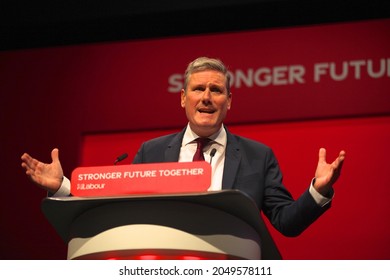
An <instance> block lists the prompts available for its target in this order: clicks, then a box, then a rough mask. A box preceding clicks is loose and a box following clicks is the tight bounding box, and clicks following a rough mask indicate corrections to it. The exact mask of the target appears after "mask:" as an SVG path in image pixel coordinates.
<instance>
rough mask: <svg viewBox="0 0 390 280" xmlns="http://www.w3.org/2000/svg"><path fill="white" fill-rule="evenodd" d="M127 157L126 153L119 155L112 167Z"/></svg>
mask: <svg viewBox="0 0 390 280" xmlns="http://www.w3.org/2000/svg"><path fill="white" fill-rule="evenodd" d="M127 157H128V154H127V153H124V154H122V155H120V156H119V157H117V158H116V160H115V162H114V165H115V164H117V163H118V162H120V161H122V160H124V159H125V158H127Z"/></svg>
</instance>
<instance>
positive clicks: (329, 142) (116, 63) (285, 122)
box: [0, 19, 390, 259]
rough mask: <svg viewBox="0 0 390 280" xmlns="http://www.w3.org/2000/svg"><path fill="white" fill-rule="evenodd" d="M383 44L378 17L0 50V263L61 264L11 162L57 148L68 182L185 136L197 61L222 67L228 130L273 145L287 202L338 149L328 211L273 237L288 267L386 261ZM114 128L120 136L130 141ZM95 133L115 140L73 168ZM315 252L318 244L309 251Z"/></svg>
mask: <svg viewBox="0 0 390 280" xmlns="http://www.w3.org/2000/svg"><path fill="white" fill-rule="evenodd" d="M388 34H390V20H388V19H385V20H374V21H363V22H352V23H342V24H332V25H319V26H307V27H296V28H284V29H272V30H260V31H251V32H240V33H231V34H216V35H202V36H191V37H181V38H171V39H161V40H146V41H132V42H120V43H105V44H93V45H82V46H69V47H59V48H47V49H33V50H19V51H6V52H1V53H0V79H1V81H0V94H1V102H0V117H1V118H0V121H1V123H0V125H1V128H2V131H1V135H0V141H1V148H2V153H3V154H2V155H3V157H2V160H1V168H0V172H1V178H2V179H3V181H2V185H3V186H2V187H1V188H0V197H1V203H0V221H1V223H2V231H1V232H0V238H1V240H2V242H1V243H0V258H2V259H61V258H65V256H66V246H65V245H64V244H63V242H62V240H60V239H59V237H58V236H57V234H56V233H55V232H54V230H53V228H52V227H51V226H50V225H49V224H48V222H47V221H46V219H45V218H44V217H43V215H42V213H41V211H40V203H41V200H42V198H44V197H45V194H46V193H45V192H44V191H43V190H39V189H37V188H36V187H35V186H33V185H32V184H31V183H30V182H29V181H28V180H27V179H26V177H25V176H24V174H23V170H22V169H21V168H20V156H21V154H22V153H23V152H29V153H31V154H32V155H33V156H35V157H37V158H39V159H41V160H44V161H50V150H51V149H52V148H54V147H58V148H60V158H61V162H62V165H63V168H64V171H65V174H68V175H70V173H71V171H72V170H73V169H74V168H75V167H77V166H79V165H81V164H104V165H107V164H111V163H112V162H113V159H114V158H115V157H116V156H118V155H119V154H121V153H123V152H128V153H129V154H134V153H135V150H136V148H138V145H139V143H140V142H141V141H142V140H144V139H149V138H151V137H154V136H155V135H159V134H162V133H165V132H166V129H168V130H170V129H173V130H178V129H181V128H182V127H183V126H184V125H185V124H186V119H185V116H184V113H183V111H182V109H181V107H180V103H179V102H180V99H179V95H178V93H177V92H176V91H175V88H177V87H179V86H180V83H181V75H182V73H183V71H184V69H185V67H186V65H187V63H188V62H189V61H191V60H192V59H194V58H195V57H197V56H200V55H207V56H215V57H219V58H221V59H222V60H223V61H224V62H225V63H226V64H227V65H228V66H229V67H230V70H231V72H232V73H233V75H234V80H233V106H232V110H231V111H230V112H229V116H228V119H227V124H228V125H229V127H231V130H232V131H233V132H237V133H240V134H243V135H245V136H248V137H251V138H254V139H257V140H259V141H262V142H264V143H266V144H268V145H269V146H271V147H272V148H274V150H275V153H276V155H277V156H278V158H279V160H280V164H281V166H282V170H283V172H284V174H285V183H286V185H287V186H288V187H289V188H290V189H291V191H292V192H293V194H294V196H297V195H298V194H299V193H301V192H302V190H303V189H304V188H306V187H307V184H308V181H309V180H310V178H311V177H312V176H313V172H314V168H315V165H316V160H317V152H318V148H319V147H320V146H325V147H326V148H328V150H329V156H330V158H334V157H335V156H336V154H337V152H338V151H339V150H340V149H346V150H347V153H348V157H347V162H346V165H345V170H344V174H343V176H342V178H341V180H340V182H339V186H338V188H337V193H336V198H335V201H334V205H333V209H331V210H330V211H329V212H328V213H326V215H325V216H324V217H322V218H321V220H320V221H318V223H316V224H315V225H314V226H313V227H312V228H310V229H309V230H308V231H307V232H305V233H304V235H303V236H302V237H298V238H296V239H284V238H281V237H279V236H278V234H277V233H274V235H275V238H276V239H277V241H278V245H279V247H280V249H281V251H282V253H283V254H284V255H285V257H286V258H298V259H300V258H318V259H337V258H352V259H354V258H358V259H361V258H363V259H366V258H367V259H384V258H389V253H388V251H389V250H388V249H389V242H388V241H387V242H386V240H385V237H386V236H388V235H389V228H388V223H387V220H388V219H387V216H388V215H389V207H388V206H387V203H386V201H385V197H386V194H387V195H388V183H386V181H385V179H384V176H385V175H386V171H387V170H389V162H388V160H387V156H388V154H389V153H388V148H387V146H386V143H387V142H389V141H388V140H389V127H388V125H389V119H388V116H389V114H390V102H389V88H390V59H389V58H390V48H389V46H390V44H389V40H390V37H389V36H388ZM117 132H130V133H131V134H130V136H131V137H130V139H131V141H128V140H127V138H122V135H119V134H116V133H117ZM91 135H97V136H98V137H97V138H96V139H99V138H100V137H103V138H104V137H114V136H117V139H114V140H112V139H111V140H110V141H109V142H105V143H104V144H103V146H104V148H100V149H99V150H95V151H94V157H89V158H88V159H87V158H86V157H85V158H83V159H82V158H81V157H80V155H81V154H83V152H84V151H87V150H88V145H83V139H84V140H85V143H89V142H88V141H89V140H90V138H89V137H86V136H91ZM123 141H126V142H125V143H124V144H123ZM113 142H115V143H117V144H116V145H115V146H114V147H111V146H110V145H111V144H110V143H113ZM83 147H84V148H85V149H84V148H83ZM108 151H109V152H110V153H112V154H106V152H108ZM299 167H301V168H299ZM316 242H317V243H319V244H324V245H323V248H321V249H317V248H318V247H317V246H316V247H315V248H312V246H313V244H314V243H316ZM340 248H343V249H342V250H341V249H340Z"/></svg>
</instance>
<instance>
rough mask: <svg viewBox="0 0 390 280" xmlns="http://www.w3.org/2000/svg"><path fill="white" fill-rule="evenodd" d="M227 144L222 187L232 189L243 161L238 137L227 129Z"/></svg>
mask: <svg viewBox="0 0 390 280" xmlns="http://www.w3.org/2000/svg"><path fill="white" fill-rule="evenodd" d="M226 133H227V144H226V151H225V166H224V169H223V178H222V189H232V188H233V187H234V180H235V178H236V174H237V171H238V167H239V165H240V161H241V154H240V148H239V145H238V142H237V140H236V138H235V137H234V136H233V135H232V134H231V133H230V132H229V131H228V130H227V129H226Z"/></svg>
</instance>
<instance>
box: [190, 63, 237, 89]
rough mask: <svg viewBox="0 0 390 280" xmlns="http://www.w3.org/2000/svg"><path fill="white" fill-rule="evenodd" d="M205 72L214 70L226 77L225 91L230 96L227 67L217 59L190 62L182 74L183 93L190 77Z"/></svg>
mask: <svg viewBox="0 0 390 280" xmlns="http://www.w3.org/2000/svg"><path fill="white" fill-rule="evenodd" d="M205 70H215V71H218V72H220V73H222V74H224V75H225V77H226V89H227V93H228V95H230V74H229V72H228V69H227V67H226V66H225V64H223V62H222V61H221V60H219V59H217V58H209V57H205V56H203V57H198V58H197V59H195V60H194V61H192V62H190V63H189V64H188V66H187V69H186V71H185V73H184V86H183V87H184V91H186V90H187V86H188V82H189V79H190V75H191V74H193V73H196V72H201V71H205Z"/></svg>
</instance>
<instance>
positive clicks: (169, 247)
mask: <svg viewBox="0 0 390 280" xmlns="http://www.w3.org/2000/svg"><path fill="white" fill-rule="evenodd" d="M41 207H42V211H43V213H44V215H45V216H46V218H47V219H48V221H49V222H50V223H51V224H52V226H53V227H54V228H55V229H56V231H57V233H58V234H59V235H60V236H61V238H62V240H63V241H64V242H65V243H67V244H68V255H67V259H148V258H149V259H281V255H280V253H279V251H278V248H277V246H276V245H275V243H274V241H273V239H272V237H271V235H270V234H269V232H268V230H267V228H266V226H265V224H264V222H263V220H262V217H261V215H260V212H259V210H258V208H257V206H256V205H255V203H254V202H253V200H252V199H251V198H249V197H248V196H247V195H245V194H244V193H242V192H240V191H238V190H222V191H216V192H202V193H185V194H169V195H168V194H167V195H161V194H159V195H153V194H152V195H125V196H116V197H88V198H87V197H63V198H54V197H47V198H45V199H44V200H43V201H42V205H41Z"/></svg>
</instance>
